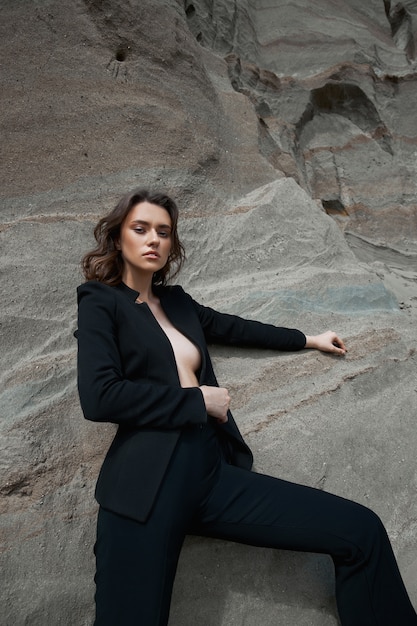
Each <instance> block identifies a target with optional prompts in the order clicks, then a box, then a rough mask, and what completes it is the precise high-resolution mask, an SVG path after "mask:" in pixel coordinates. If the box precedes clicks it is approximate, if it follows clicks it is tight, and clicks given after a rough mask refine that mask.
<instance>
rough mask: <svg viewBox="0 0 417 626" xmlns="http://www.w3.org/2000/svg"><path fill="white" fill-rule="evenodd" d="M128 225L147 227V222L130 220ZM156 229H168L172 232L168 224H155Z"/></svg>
mask: <svg viewBox="0 0 417 626" xmlns="http://www.w3.org/2000/svg"><path fill="white" fill-rule="evenodd" d="M130 223H131V224H142V225H143V226H149V222H146V221H145V220H132V221H131V222H130ZM157 228H168V229H169V230H172V226H170V225H169V224H157Z"/></svg>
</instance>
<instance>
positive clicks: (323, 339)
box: [305, 330, 347, 356]
mask: <svg viewBox="0 0 417 626" xmlns="http://www.w3.org/2000/svg"><path fill="white" fill-rule="evenodd" d="M305 347H306V348H314V349H316V350H320V351H321V352H330V353H331V354H338V355H339V356H343V355H345V354H346V352H347V349H346V346H345V344H344V343H343V341H342V339H340V337H338V336H337V335H336V333H334V332H333V331H332V330H328V331H326V332H325V333H321V335H306V345H305Z"/></svg>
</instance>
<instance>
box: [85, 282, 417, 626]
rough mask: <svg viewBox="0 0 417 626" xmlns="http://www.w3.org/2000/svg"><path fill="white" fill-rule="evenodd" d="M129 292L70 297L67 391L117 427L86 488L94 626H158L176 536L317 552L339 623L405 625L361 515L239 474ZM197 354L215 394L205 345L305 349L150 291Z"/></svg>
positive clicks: (400, 597)
mask: <svg viewBox="0 0 417 626" xmlns="http://www.w3.org/2000/svg"><path fill="white" fill-rule="evenodd" d="M137 295H138V294H137V292H135V291H133V290H131V289H129V288H128V287H126V286H125V285H123V284H122V285H119V286H118V287H116V288H112V287H108V286H106V285H103V284H101V283H98V282H90V283H86V284H85V285H82V286H81V287H79V290H78V296H79V328H78V331H77V333H76V334H77V337H78V343H79V359H78V368H79V380H78V384H79V392H80V398H81V404H82V407H83V410H84V414H85V416H86V418H87V419H92V420H95V421H110V422H114V423H116V424H119V428H118V432H117V434H116V437H115V439H114V441H113V444H112V446H111V448H110V450H109V452H108V454H107V456H106V459H105V461H104V464H103V467H102V470H101V473H100V477H99V480H98V485H97V499H98V501H99V503H100V505H101V506H100V511H99V517H98V525H97V541H96V546H95V552H96V561H97V571H96V577H95V581H96V586H97V589H96V606H97V613H96V626H138V625H139V624H140V625H141V626H166V624H167V622H168V615H169V606H170V599H171V591H172V585H173V581H174V577H175V570H176V565H177V561H178V557H179V553H180V550H181V546H182V542H183V540H184V537H185V535H186V534H187V533H195V534H200V535H208V536H211V537H219V538H222V539H231V540H233V541H240V542H242V543H249V544H252V545H260V546H265V547H273V548H286V549H291V550H306V551H310V552H325V553H328V554H330V555H331V557H332V558H333V561H334V565H335V572H336V596H337V602H338V608H339V614H340V617H341V621H342V624H344V625H345V624H346V625H348V624H349V625H351V624H354V625H355V626H361V625H363V626H365V625H366V626H369V625H370V624H375V625H376V624H378V626H383V625H384V626H392V624H395V623H396V624H401V626H415V625H416V624H417V618H416V615H415V612H414V610H413V608H412V606H411V603H410V600H409V598H408V596H407V593H406V590H405V588H404V585H403V583H402V580H401V576H400V574H399V571H398V567H397V564H396V561H395V557H394V555H393V552H392V549H391V546H390V543H389V539H388V537H387V535H386V532H385V529H384V527H383V526H382V523H381V522H380V520H379V519H378V518H377V516H376V515H375V514H374V513H372V511H370V510H369V509H366V508H365V507H362V506H360V505H358V504H356V503H354V502H351V501H349V500H344V499H342V498H338V497H337V496H333V495H331V494H328V493H325V492H323V491H319V490H316V489H312V488H310V487H306V486H302V485H295V484H292V483H288V482H286V481H283V480H280V479H278V478H273V477H270V476H264V475H261V474H256V473H255V472H251V471H248V470H249V469H250V468H251V465H252V454H251V452H250V450H249V448H248V447H247V445H246V444H245V443H244V441H243V439H242V437H241V435H240V433H239V430H238V428H237V426H236V424H235V422H234V420H233V418H232V416H231V415H229V421H228V422H227V423H226V424H224V425H222V426H219V425H216V424H214V423H213V420H211V419H210V418H208V417H207V414H206V410H205V405H204V401H203V396H202V393H201V391H200V389H198V388H189V389H183V388H182V387H181V385H180V381H179V377H178V371H177V367H176V362H175V358H174V353H173V350H172V346H171V344H170V342H169V340H168V338H167V336H166V335H165V333H164V331H163V330H162V329H161V327H160V326H159V324H158V322H157V321H156V319H155V317H154V316H153V314H152V312H151V310H150V309H149V307H148V306H147V305H146V304H140V305H138V304H135V300H136V298H137ZM157 295H158V296H159V298H160V300H161V304H162V307H163V309H164V311H165V313H166V315H167V316H168V318H169V319H170V320H171V322H172V323H173V324H174V326H176V328H177V329H178V330H179V331H180V332H182V333H183V334H184V335H186V336H187V337H189V339H190V340H191V341H192V342H194V343H195V344H196V345H197V347H198V348H199V350H200V354H201V368H200V371H199V372H198V376H199V382H200V384H206V385H217V382H216V379H215V376H214V373H213V369H212V365H211V361H210V357H209V354H208V351H207V346H206V341H207V342H221V343H226V344H230V345H245V346H257V347H264V348H273V349H286V350H295V349H300V348H303V347H304V345H305V336H304V335H303V333H301V332H300V331H297V330H288V329H280V328H276V327H274V326H271V325H267V324H261V323H258V322H252V321H245V320H242V319H241V318H239V317H235V316H231V315H224V314H220V313H217V312H215V311H213V310H212V309H210V308H208V307H203V306H201V305H199V304H197V303H196V302H194V300H192V298H191V297H190V296H188V295H187V294H185V293H184V291H183V290H182V289H181V288H180V287H172V288H161V289H158V290H157Z"/></svg>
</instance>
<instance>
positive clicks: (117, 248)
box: [114, 237, 122, 250]
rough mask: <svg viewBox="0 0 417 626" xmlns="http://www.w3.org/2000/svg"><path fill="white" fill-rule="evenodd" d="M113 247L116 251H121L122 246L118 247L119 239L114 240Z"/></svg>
mask: <svg viewBox="0 0 417 626" xmlns="http://www.w3.org/2000/svg"><path fill="white" fill-rule="evenodd" d="M114 247H115V248H116V250H121V249H122V246H121V245H120V239H119V237H117V238H116V239H115V240H114Z"/></svg>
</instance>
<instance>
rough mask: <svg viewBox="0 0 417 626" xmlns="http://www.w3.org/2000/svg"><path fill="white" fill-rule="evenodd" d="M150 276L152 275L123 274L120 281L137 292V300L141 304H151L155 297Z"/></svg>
mask: <svg viewBox="0 0 417 626" xmlns="http://www.w3.org/2000/svg"><path fill="white" fill-rule="evenodd" d="M152 276H153V274H145V275H143V274H139V275H138V274H136V273H133V272H124V273H123V276H122V280H123V282H124V284H125V285H127V286H128V287H130V288H131V289H133V290H134V291H138V292H139V297H138V300H140V301H141V302H152V301H153V300H155V296H154V295H153V292H152Z"/></svg>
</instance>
